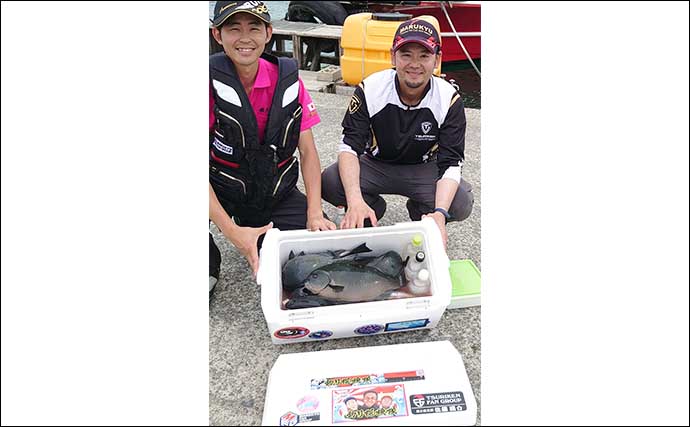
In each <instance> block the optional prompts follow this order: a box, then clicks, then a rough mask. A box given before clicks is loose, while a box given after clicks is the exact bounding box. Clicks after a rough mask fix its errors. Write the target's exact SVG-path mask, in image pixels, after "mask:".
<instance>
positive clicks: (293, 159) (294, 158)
mask: <svg viewBox="0 0 690 427" xmlns="http://www.w3.org/2000/svg"><path fill="white" fill-rule="evenodd" d="M296 160H297V158H296V157H293V158H292V163H290V166H288V167H287V168H285V170H284V171H283V173H282V174H280V178H278V183H277V184H276V188H275V189H274V190H273V196H274V197H275V195H276V193H277V192H278V187H280V182H281V181H282V180H283V177H284V176H285V174H286V173H287V172H288V171H289V170H290V169H291V168H292V167H293V166H294V165H295V161H296Z"/></svg>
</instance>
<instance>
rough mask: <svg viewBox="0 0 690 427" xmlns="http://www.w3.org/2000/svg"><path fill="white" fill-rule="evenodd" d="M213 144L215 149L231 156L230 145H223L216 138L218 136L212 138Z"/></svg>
mask: <svg viewBox="0 0 690 427" xmlns="http://www.w3.org/2000/svg"><path fill="white" fill-rule="evenodd" d="M213 146H214V147H216V150H218V151H220V152H221V153H225V154H228V155H230V156H232V151H233V150H232V147H231V146H229V145H225V144H223V143H222V142H220V141H219V140H218V138H214V139H213Z"/></svg>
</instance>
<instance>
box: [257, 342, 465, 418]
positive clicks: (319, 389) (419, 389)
mask: <svg viewBox="0 0 690 427" xmlns="http://www.w3.org/2000/svg"><path fill="white" fill-rule="evenodd" d="M476 417H477V403H476V401H475V399H474V394H473V393H472V386H471V385H470V382H469V378H468V377H467V372H466V371H465V365H464V363H463V362H462V356H461V355H460V353H458V351H457V350H456V349H455V347H454V346H453V344H451V343H450V342H449V341H437V342H424V343H412V344H397V345H386V346H376V347H363V348H353V349H342V350H329V351H317V352H309V353H294V354H283V355H281V356H280V357H278V360H277V361H276V362H275V364H274V365H273V368H272V369H271V372H270V375H269V378H268V386H267V390H266V401H265V405H264V415H263V421H262V424H263V425H283V426H284V425H287V426H294V425H297V424H306V425H310V426H317V425H339V426H343V425H346V424H348V423H349V424H352V423H355V424H366V425H474V424H476Z"/></svg>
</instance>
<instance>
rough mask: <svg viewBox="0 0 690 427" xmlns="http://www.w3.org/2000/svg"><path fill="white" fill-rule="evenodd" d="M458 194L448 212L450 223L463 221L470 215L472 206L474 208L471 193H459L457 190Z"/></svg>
mask: <svg viewBox="0 0 690 427" xmlns="http://www.w3.org/2000/svg"><path fill="white" fill-rule="evenodd" d="M458 193H459V194H456V196H455V199H454V200H453V203H452V204H451V206H450V212H448V213H449V214H450V216H451V219H450V221H464V220H466V219H467V218H468V217H469V216H470V214H471V213H472V206H474V196H473V195H472V192H467V191H462V192H460V189H458Z"/></svg>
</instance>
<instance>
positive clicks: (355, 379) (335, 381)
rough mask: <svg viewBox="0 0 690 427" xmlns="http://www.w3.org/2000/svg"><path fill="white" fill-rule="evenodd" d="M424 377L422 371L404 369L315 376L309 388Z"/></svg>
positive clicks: (379, 382)
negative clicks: (363, 373) (328, 376)
mask: <svg viewBox="0 0 690 427" xmlns="http://www.w3.org/2000/svg"><path fill="white" fill-rule="evenodd" d="M423 379H424V371H422V370H421V369H420V370H416V371H404V372H387V373H385V374H366V375H349V376H346V377H331V378H315V379H312V380H311V389H312V390H319V389H329V388H342V387H354V386H364V385H373V384H389V383H401V382H405V381H417V380H423Z"/></svg>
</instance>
